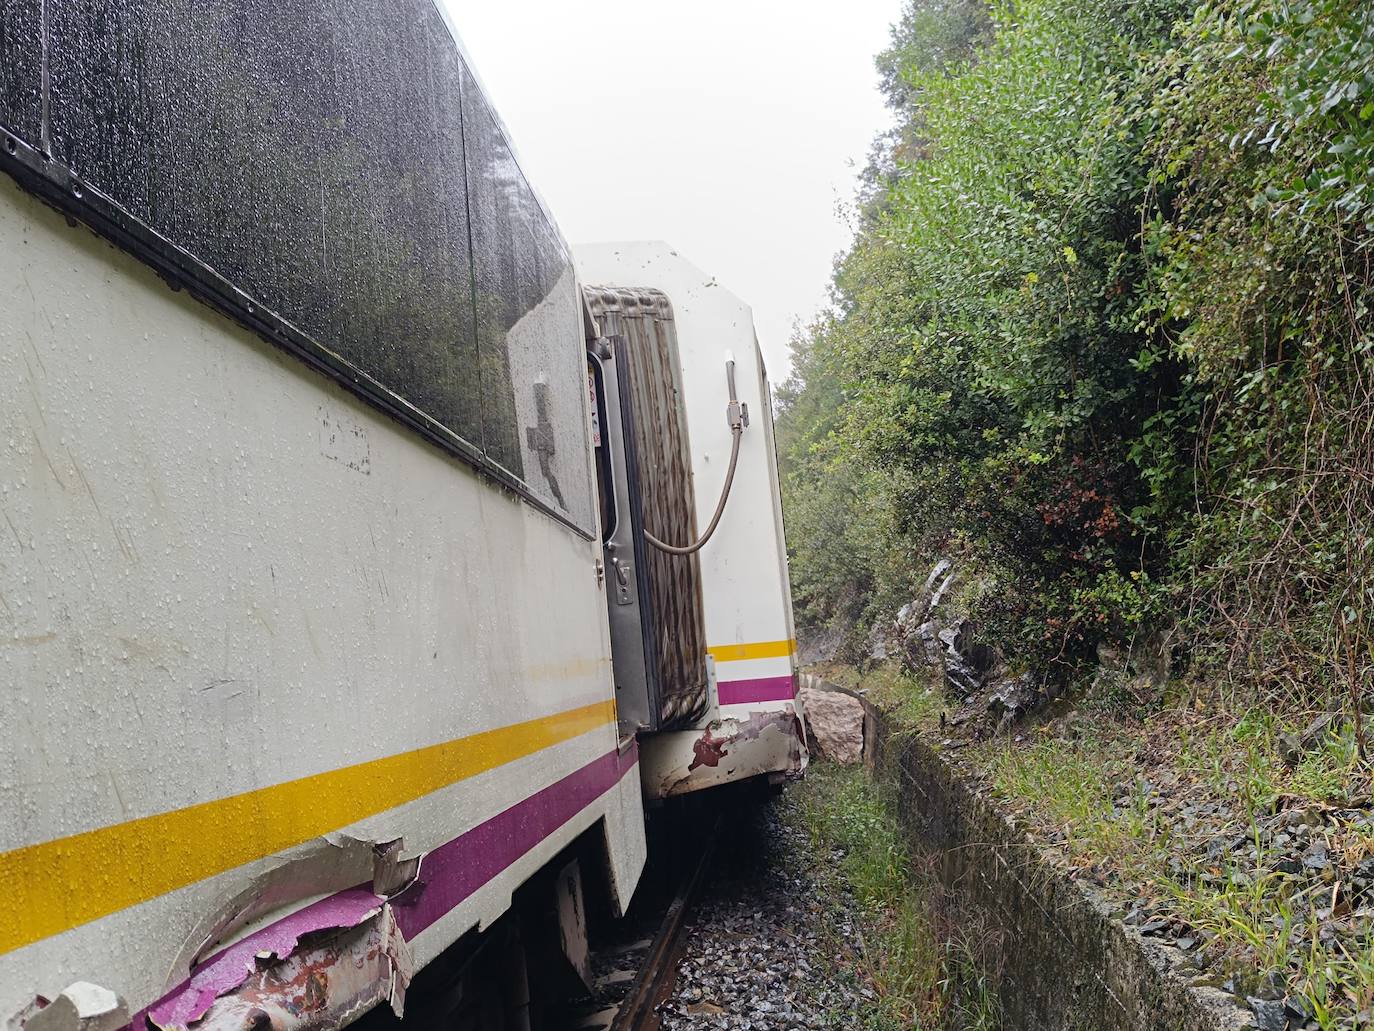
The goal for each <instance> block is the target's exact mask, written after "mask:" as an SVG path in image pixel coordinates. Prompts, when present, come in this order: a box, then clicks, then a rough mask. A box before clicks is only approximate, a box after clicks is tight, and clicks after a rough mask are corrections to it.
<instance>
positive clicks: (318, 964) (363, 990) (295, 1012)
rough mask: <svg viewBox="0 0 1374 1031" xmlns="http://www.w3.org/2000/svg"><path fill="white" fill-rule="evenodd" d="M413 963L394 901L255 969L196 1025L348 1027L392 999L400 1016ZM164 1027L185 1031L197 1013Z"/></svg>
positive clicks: (206, 1030) (225, 1028)
mask: <svg viewBox="0 0 1374 1031" xmlns="http://www.w3.org/2000/svg"><path fill="white" fill-rule="evenodd" d="M413 971H414V964H413V961H412V958H411V952H410V946H409V945H408V944H407V943H406V941H405V938H404V937H403V936H402V935H401V932H400V930H399V929H398V928H397V926H396V920H395V918H394V917H393V915H392V912H391V907H389V906H384V907H382V909H381V911H380V912H378V913H377V914H376V915H375V917H373V918H372V919H370V920H368V921H367V922H366V923H364V924H362V925H360V926H358V927H354V928H350V929H348V930H344V931H340V932H338V933H336V934H333V935H330V936H328V937H327V938H325V939H324V940H323V941H320V942H319V943H318V944H315V945H311V946H307V947H303V948H300V949H298V950H297V951H296V952H293V953H292V954H291V955H290V956H288V957H287V958H286V959H284V960H282V961H281V962H278V963H273V964H272V965H270V966H267V967H264V968H262V969H258V970H254V971H253V972H252V974H250V976H249V977H248V978H247V980H245V981H244V982H243V983H241V984H240V985H239V986H238V987H237V988H235V989H233V990H232V991H231V992H229V993H227V994H225V995H223V996H220V997H219V998H217V999H215V1000H214V1002H213V1003H212V1004H211V1006H210V1008H209V1009H208V1010H207V1011H206V1012H205V1014H204V1016H203V1017H202V1018H201V1019H199V1020H198V1021H194V1026H195V1028H196V1031H244V1029H258V1031H266V1029H269V1028H270V1029H272V1031H293V1029H298V1028H300V1029H303V1028H311V1029H324V1028H337V1027H342V1026H344V1025H345V1024H347V1023H349V1022H350V1021H351V1020H352V1019H353V1018H354V1017H356V1016H357V1015H359V1014H361V1013H364V1012H366V1011H367V1010H369V1009H371V1008H372V1007H373V1006H376V1005H378V1004H379V1003H382V1002H389V1003H390V1004H391V1008H392V1010H393V1011H395V1013H396V1015H397V1016H398V1017H399V1016H401V1015H402V1014H403V1013H404V1007H405V992H406V988H407V987H408V986H409V985H410V979H411V976H412V974H413ZM150 1022H151V1023H152V1024H153V1026H154V1027H158V1028H162V1029H164V1031H186V1029H187V1028H188V1026H189V1025H190V1024H191V1023H192V1021H185V1022H175V1023H167V1024H164V1023H161V1022H159V1021H158V1020H157V1019H156V1017H153V1018H152V1019H151V1021H150Z"/></svg>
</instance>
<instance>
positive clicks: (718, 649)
mask: <svg viewBox="0 0 1374 1031" xmlns="http://www.w3.org/2000/svg"><path fill="white" fill-rule="evenodd" d="M706 650H707V651H708V652H710V653H711V657H712V658H713V659H715V660H716V661H717V662H739V661H741V660H743V659H778V658H782V657H784V656H787V655H791V654H792V653H793V652H795V651H796V650H797V642H796V640H795V639H792V638H788V639H787V640H786V641H753V642H750V643H747V644H717V645H713V646H712V647H710V648H707V649H706Z"/></svg>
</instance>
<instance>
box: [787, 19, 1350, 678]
mask: <svg viewBox="0 0 1374 1031" xmlns="http://www.w3.org/2000/svg"><path fill="white" fill-rule="evenodd" d="M879 69H880V73H881V75H882V76H883V82H884V87H885V89H886V92H887V96H888V98H889V101H890V103H891V105H892V107H893V109H894V112H895V114H896V118H897V123H898V125H897V128H896V130H895V131H894V132H892V133H890V134H888V135H887V136H885V137H884V138H883V139H882V140H881V141H880V143H879V147H878V151H877V153H876V154H875V158H874V161H873V163H872V166H871V168H870V171H869V176H868V181H867V183H866V185H865V188H864V191H863V194H862V196H861V197H860V198H859V203H860V210H861V223H862V225H861V230H860V232H859V234H858V237H857V239H856V242H855V244H854V246H853V247H852V249H851V250H850V252H849V253H848V254H847V255H845V256H844V258H843V259H842V261H841V262H840V263H839V265H838V267H837V271H836V276H835V284H834V304H833V310H832V311H831V312H830V313H829V314H828V315H827V316H825V317H824V318H822V319H821V320H819V321H818V322H817V323H816V324H815V325H813V326H811V327H810V328H809V329H808V331H806V332H805V333H803V334H801V335H800V336H799V338H798V339H797V341H796V342H795V344H794V352H795V367H794V375H793V379H792V381H791V382H790V383H789V384H787V386H786V388H785V389H784V390H782V391H780V392H779V400H780V411H781V415H780V422H779V441H780V446H781V449H782V451H783V465H784V480H785V488H784V489H785V499H786V503H787V516H788V531H789V541H790V545H791V547H792V561H793V578H794V584H795V587H796V591H797V596H798V601H799V613H800V616H801V618H802V620H803V622H804V623H809V624H811V625H812V626H819V625H826V624H829V625H835V626H839V627H841V628H843V629H845V630H846V631H848V632H849V635H850V641H851V643H853V644H858V643H860V642H862V641H863V640H864V639H865V638H866V636H867V631H868V628H869V627H871V626H872V625H873V623H874V622H875V621H876V620H878V619H881V618H890V615H891V613H892V612H893V611H894V610H895V608H896V606H897V605H899V604H900V603H901V602H902V601H903V600H905V599H906V598H907V597H909V596H910V594H911V591H912V589H913V586H914V584H916V583H918V582H919V581H921V580H922V579H924V577H925V574H926V572H927V570H928V569H929V567H930V564H931V562H933V561H934V559H935V557H936V556H938V555H946V554H951V553H954V554H958V555H959V556H961V558H962V559H963V564H964V566H965V568H966V569H969V570H972V571H973V572H972V573H971V574H970V575H969V576H968V578H967V582H966V588H965V590H966V595H967V604H968V605H969V606H970V609H971V614H972V615H973V616H974V617H975V618H976V619H977V621H978V622H979V623H980V624H981V626H982V628H983V632H984V633H985V634H986V635H988V636H989V637H990V638H991V639H992V640H994V641H995V642H996V643H997V644H998V645H999V646H1000V648H1001V650H1002V652H1003V654H1004V655H1006V656H1007V657H1008V658H1009V659H1010V660H1011V661H1012V662H1013V663H1014V664H1020V665H1024V666H1026V667H1030V668H1035V669H1037V670H1041V671H1043V672H1045V673H1046V674H1047V675H1051V676H1055V677H1058V678H1060V679H1062V680H1065V681H1072V680H1073V679H1074V678H1075V677H1077V676H1079V675H1081V673H1082V672H1083V671H1084V669H1085V668H1086V667H1087V665H1088V663H1089V662H1090V661H1091V659H1092V656H1093V655H1094V651H1095V647H1096V646H1097V645H1098V644H1099V643H1103V642H1125V643H1127V644H1129V643H1130V642H1132V641H1134V640H1138V639H1139V638H1140V637H1141V636H1142V635H1147V634H1148V635H1150V636H1152V637H1156V638H1158V637H1159V635H1165V636H1166V637H1167V639H1168V640H1169V641H1170V642H1171V643H1172V647H1173V653H1174V657H1175V663H1176V668H1177V669H1179V670H1180V671H1181V670H1183V669H1185V668H1191V669H1193V670H1195V671H1205V672H1206V673H1208V674H1209V676H1208V680H1209V681H1210V682H1212V683H1229V684H1232V685H1241V686H1243V687H1244V689H1246V690H1247V691H1253V690H1262V691H1269V692H1273V691H1274V690H1275V689H1276V688H1284V689H1286V690H1285V691H1284V694H1285V696H1286V697H1289V698H1296V699H1301V700H1314V699H1318V698H1326V697H1329V696H1332V695H1333V694H1335V693H1338V692H1343V691H1355V690H1356V685H1358V684H1359V683H1360V682H1361V681H1362V679H1363V678H1364V677H1365V676H1366V675H1367V673H1368V670H1367V668H1366V667H1367V666H1368V665H1370V664H1372V663H1374V660H1372V659H1371V657H1370V647H1371V645H1372V644H1374V617H1371V615H1370V611H1371V610H1370V606H1369V605H1368V604H1367V601H1368V596H1369V594H1370V591H1372V590H1374V582H1371V580H1372V579H1374V572H1372V571H1371V570H1370V567H1369V563H1370V557H1371V554H1372V553H1374V552H1372V551H1371V536H1370V525H1371V520H1372V519H1374V491H1372V490H1371V485H1374V382H1371V378H1370V376H1371V372H1374V368H1372V367H1371V359H1370V349H1371V344H1372V343H1374V335H1371V333H1370V330H1369V329H1368V326H1369V324H1370V319H1369V314H1368V309H1369V306H1370V305H1371V303H1372V302H1371V270H1370V266H1369V256H1370V255H1369V251H1370V244H1371V242H1374V7H1370V6H1368V5H1366V4H1364V3H1363V2H1361V0H1233V2H1221V3H1214V4H1209V5H1205V6H1202V7H1195V6H1194V4H1193V3H1192V2H1188V0H1011V2H1006V3H998V4H995V5H993V6H992V7H991V8H989V7H987V6H986V5H983V4H980V3H975V2H964V0H909V2H908V7H907V10H906V12H905V15H904V17H903V20H902V22H901V23H900V24H899V25H898V26H896V27H895V28H894V34H893V47H892V49H891V50H890V51H889V52H887V53H886V54H884V55H882V56H881V57H880V59H879Z"/></svg>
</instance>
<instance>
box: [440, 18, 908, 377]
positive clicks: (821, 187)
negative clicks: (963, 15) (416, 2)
mask: <svg viewBox="0 0 1374 1031" xmlns="http://www.w3.org/2000/svg"><path fill="white" fill-rule="evenodd" d="M442 2H444V3H445V4H446V5H447V6H448V8H449V10H450V12H451V14H452V17H453V21H454V24H455V26H456V28H457V30H458V33H459V35H460V36H461V37H462V39H463V43H464V45H465V46H466V48H467V50H468V52H469V54H470V56H471V57H472V60H473V63H474V65H475V66H476V71H477V74H478V75H479V76H480V78H481V79H482V81H483V83H484V84H485V86H486V87H487V91H488V93H489V94H490V95H491V98H492V101H493V103H494V104H495V106H496V109H497V111H498V112H500V114H501V117H502V118H503V119H504V120H505V122H506V125H507V127H508V128H509V129H510V131H511V135H512V137H513V138H514V142H515V147H516V150H517V152H518V153H519V155H520V159H521V164H522V165H523V166H524V168H525V172H526V174H527V175H528V176H529V178H530V180H531V182H532V183H533V184H534V187H535V189H537V190H538V191H539V192H540V193H541V194H542V195H543V197H544V200H545V201H546V202H547V203H548V205H549V207H550V208H551V209H552V210H553V214H554V217H555V218H556V219H557V220H558V223H559V225H560V227H561V228H562V230H563V234H564V236H566V237H567V238H568V240H569V241H571V242H572V243H574V244H576V243H590V242H596V241H604V240H648V239H661V240H666V241H668V242H669V243H671V244H672V245H673V246H674V247H676V248H677V249H678V250H679V251H680V252H681V253H682V254H683V256H684V257H686V258H687V259H688V260H690V261H692V262H694V263H695V264H696V265H698V266H700V267H701V268H702V269H703V270H705V271H706V272H707V273H709V274H711V275H713V276H715V277H716V278H717V279H718V280H719V281H720V283H721V285H723V286H725V287H727V288H728V289H730V290H732V291H733V292H735V293H736V294H738V295H739V296H741V297H742V298H743V299H744V300H745V301H746V302H748V303H749V304H750V305H752V306H753V309H754V319H755V322H756V324H757V327H758V334H759V342H760V344H761V345H762V346H763V351H764V356H765V358H766V360H767V362H768V369H769V375H770V378H771V379H773V380H774V381H775V382H778V381H781V380H782V379H783V378H785V375H786V371H787V367H788V351H787V344H788V340H789V339H790V337H791V332H792V326H793V324H794V322H795V321H797V320H799V319H800V320H801V321H805V320H807V319H808V318H810V316H811V315H812V314H814V313H815V312H816V311H817V310H819V309H820V308H822V307H824V305H825V303H826V287H827V285H828V282H829V278H830V271H831V266H832V261H833V259H834V257H835V255H836V254H837V253H838V252H839V251H841V250H843V249H844V248H845V247H846V246H847V244H848V242H849V239H850V230H849V227H848V222H847V218H846V217H845V215H844V214H843V213H842V211H841V210H840V208H841V207H847V206H848V205H849V204H850V202H851V201H852V200H853V196H854V183H855V176H856V175H857V173H858V172H859V171H860V170H861V169H862V167H863V165H864V162H865V160H866V159H867V156H868V148H869V144H870V143H871V141H872V140H873V137H874V136H875V135H877V133H878V132H880V131H881V130H882V129H884V128H886V127H887V126H888V125H889V124H890V118H889V117H888V114H887V112H886V110H885V109H884V107H883V103H882V97H881V95H880V94H879V93H878V89H877V82H878V77H877V73H876V71H875V70H874V67H873V58H874V56H875V55H876V54H877V53H878V51H879V50H881V49H883V47H884V46H886V44H887V39H888V28H889V26H890V25H891V23H892V22H893V21H895V20H896V19H897V16H898V14H899V13H900V8H901V0H848V2H846V3H842V4H832V3H819V2H816V0H803V2H801V3H797V2H792V3H787V2H784V0H672V2H669V0H583V2H581V3H578V2H570V0H486V2H478V0H442Z"/></svg>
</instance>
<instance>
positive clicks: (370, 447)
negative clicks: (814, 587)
mask: <svg viewBox="0 0 1374 1031" xmlns="http://www.w3.org/2000/svg"><path fill="white" fill-rule="evenodd" d="M0 171H3V172H4V173H6V174H5V175H0V243H2V244H3V246H0V517H2V518H0V705H2V706H3V709H2V710H0V879H3V882H4V883H5V884H6V885H7V886H8V887H9V890H10V892H11V897H10V902H9V904H8V905H6V906H5V907H4V908H3V909H0V1022H4V1023H5V1026H7V1027H9V1028H12V1029H15V1031H19V1029H26V1031H67V1029H71V1031H76V1029H87V1031H95V1029H101V1031H104V1029H116V1028H122V1027H124V1026H129V1027H131V1028H134V1029H136V1031H146V1029H147V1028H165V1029H172V1028H177V1029H179V1028H191V1027H195V1028H197V1029H216V1028H242V1027H255V1028H268V1027H271V1028H277V1029H286V1028H296V1027H312V1028H319V1027H329V1026H342V1025H344V1024H346V1023H349V1022H350V1021H352V1020H354V1019H355V1018H357V1017H358V1016H359V1015H360V1014H362V1013H363V1012H365V1011H366V1010H367V1009H369V1008H370V1007H372V1006H374V1005H376V1004H377V1003H379V1002H382V1001H390V1002H391V1004H392V1006H393V1008H395V1009H397V1010H398V1011H399V1010H400V1008H401V1006H402V1003H403V999H404V993H405V988H406V985H407V983H408V982H409V980H410V979H411V977H412V975H414V974H415V973H416V972H417V971H419V970H420V969H421V968H423V967H425V966H426V965H427V964H429V963H431V961H433V960H434V959H435V958H436V957H439V956H441V954H442V955H444V956H453V955H455V953H454V952H453V949H454V948H459V949H461V947H462V945H463V943H465V942H473V941H485V940H486V939H485V938H483V937H482V936H481V935H480V933H479V932H481V931H483V930H485V929H488V928H490V927H492V926H493V925H494V924H497V923H498V921H501V920H502V919H503V914H505V913H507V912H508V911H509V910H510V908H511V906H512V899H513V898H514V897H516V896H517V895H520V896H521V897H522V898H523V897H526V896H530V897H533V896H532V895H531V893H536V889H537V893H546V894H547V895H548V899H547V900H546V901H547V902H548V903H549V904H550V905H551V906H552V908H553V909H554V910H555V911H556V914H558V915H559V917H560V918H561V917H563V916H566V915H567V914H568V913H569V912H573V913H576V911H578V910H579V909H580V908H581V903H580V902H579V901H577V900H576V898H575V896H577V895H578V894H579V893H580V892H581V886H580V885H581V883H582V880H583V879H586V880H587V881H588V882H591V883H590V887H591V889H592V890H595V891H596V892H597V894H599V895H601V896H604V897H605V898H606V899H607V900H608V902H609V905H610V908H611V909H612V911H619V910H623V908H624V906H625V905H626V904H627V903H628V900H629V898H630V896H631V895H632V893H633V892H634V890H635V886H636V883H637V881H638V879H639V876H640V872H641V869H642V867H643V864H644V861H645V837H644V812H643V801H644V798H645V796H646V795H647V796H648V797H651V798H659V797H665V796H667V795H672V794H680V793H683V792H687V791H693V790H696V789H697V788H701V787H709V786H712V785H715V784H719V783H722V782H725V781H729V780H738V779H742V778H747V777H754V776H761V775H770V776H774V777H777V776H781V775H784V774H786V773H789V772H796V771H798V770H799V769H800V768H801V766H802V764H803V763H804V750H803V749H802V745H801V730H800V723H799V721H798V719H797V714H796V709H795V704H794V702H793V700H792V694H793V687H792V684H793V677H792V658H791V656H792V650H793V642H792V636H793V635H792V630H791V617H790V608H789V607H788V603H787V585H786V569H785V561H784V557H783V551H782V524H781V516H780V512H779V509H778V494H777V483H776V468H775V463H774V459H773V451H772V439H771V420H770V418H769V411H770V405H769V398H768V394H767V381H766V377H765V374H764V371H763V367H762V363H761V362H760V361H759V360H758V356H757V348H756V345H755V343H754V340H753V329H752V322H751V321H750V318H749V313H748V309H747V308H746V307H745V306H744V305H742V304H741V303H740V302H739V301H738V300H736V299H734V298H733V297H731V296H730V295H728V294H727V293H725V292H724V291H723V290H720V289H719V288H717V287H713V286H708V285H707V283H706V281H705V277H704V276H702V275H701V274H700V273H699V272H697V271H696V270H694V269H692V268H691V267H690V266H688V265H687V264H686V263H684V262H682V261H680V260H679V259H678V258H677V257H676V256H675V255H673V254H672V252H671V251H669V250H668V249H666V248H664V247H663V246H662V245H635V246H633V247H628V248H619V249H614V248H613V249H609V250H591V251H588V252H587V254H586V255H584V261H585V267H586V269H587V272H588V273H590V274H591V275H592V276H593V278H594V280H595V282H597V283H599V284H603V285H602V286H600V287H598V288H596V289H590V290H588V291H587V292H586V294H585V296H584V293H583V290H582V288H581V286H580V285H579V283H578V279H577V275H576V273H575V271H574V268H573V264H572V261H571V259H570V256H569V253H568V250H567V248H566V246H565V245H564V243H563V241H562V239H561V237H560V236H559V234H558V231H557V229H556V227H555V226H554V223H553V221H552V219H551V218H550V216H549V215H548V213H547V211H546V210H545V209H544V207H543V206H542V204H541V203H540V201H539V200H538V198H537V197H536V195H535V194H534V192H533V191H532V190H531V188H530V186H529V184H528V183H527V182H526V180H525V178H524V176H523V174H522V173H521V170H520V167H519V165H518V163H517V162H516V160H515V157H514V155H513V153H512V150H511V147H510V144H509V141H508V139H507V136H506V134H505V131H504V129H503V128H502V127H501V124H500V122H499V120H498V119H497V117H496V115H495V114H494V113H493V112H492V110H491V108H490V106H489V105H488V103H487V101H486V98H485V97H484V95H483V93H482V91H481V89H480V86H479V85H478V83H477V82H476V80H475V79H474V77H473V75H472V73H471V71H470V66H469V63H468V61H467V59H466V58H465V56H464V55H463V54H462V52H461V50H460V48H459V47H458V46H457V44H456V41H455V37H454V36H453V34H452V32H451V29H450V27H449V26H448V25H447V23H446V22H445V20H444V18H443V16H442V15H441V13H440V10H439V9H438V8H436V7H435V6H434V5H433V3H432V2H431V0H398V2H397V3H396V4H392V5H387V6H386V7H385V8H383V7H380V6H378V5H353V4H348V3H343V2H340V0H326V2H324V3H319V2H311V3H305V2H303V0H278V2H276V3H273V4H270V5H266V4H264V5H258V4H254V3H250V4H244V3H242V2H240V0H196V3H195V4H190V3H189V2H187V0H145V2H139V3H128V4H120V5H90V4H81V3H77V2H75V0H46V2H45V3H41V4H40V3H38V2H36V0H20V2H17V3H12V4H8V5H0ZM90 230H94V231H95V232H94V233H92V232H91V231H90ZM617 284H626V285H617ZM641 344H644V345H646V346H643V347H641V346H640V345H641ZM650 344H651V345H652V346H647V345H650ZM732 355H733V356H734V357H735V361H734V364H733V379H732V382H733V386H729V385H728V384H727V376H726V360H727V358H730V357H731V356H732ZM617 356H618V357H617ZM636 370H637V371H636ZM589 373H590V377H591V378H590V385H591V390H590V391H589V390H588V385H589V379H588V374H589ZM731 390H734V391H735V392H737V394H738V400H737V403H735V404H733V405H727V403H726V402H727V398H728V397H729V396H730V391H731ZM745 405H747V406H748V409H749V414H750V418H751V422H752V423H753V425H752V427H750V428H745V427H744V426H743V425H742V424H743V417H744V406H745ZM736 425H738V426H739V432H736V431H735V426H736ZM732 442H733V443H735V444H737V445H738V456H737V463H736V464H737V470H736V474H735V481H734V486H733V487H732V489H731V491H730V496H729V498H728V499H727V503H726V505H725V508H724V510H723V513H720V514H719V515H720V518H719V520H718V524H717V526H716V530H715V533H714V535H713V536H712V537H711V539H710V540H709V541H708V543H707V544H706V545H705V547H703V548H700V549H698V550H695V551H693V552H692V553H690V554H685V555H679V554H673V553H672V552H671V551H665V550H663V549H662V548H659V547H655V546H654V545H653V544H652V542H651V537H654V536H660V537H661V538H662V539H663V541H664V542H666V543H667V544H669V545H670V546H671V545H675V544H677V545H681V544H686V543H687V542H689V541H691V540H693V539H694V538H695V537H696V536H697V533H698V528H699V527H704V526H705V524H706V523H708V522H709V521H710V520H709V519H708V514H709V513H711V512H712V511H713V508H712V506H713V505H715V502H716V498H717V496H718V492H719V489H720V486H721V482H722V478H723V475H724V470H725V465H726V464H727V462H728V459H729V455H730V452H731V448H732ZM608 614H609V615H608ZM641 766H643V768H644V771H643V773H642V774H641V771H640V767H641ZM552 872H557V873H558V874H559V875H560V876H559V877H557V878H553V877H550V876H549V874H550V873H552ZM563 874H569V876H562V875H563ZM559 893H562V894H561V895H560V894H559ZM538 897H539V898H541V899H543V897H544V895H543V894H539V896H538ZM541 904H543V903H542V902H541ZM507 923H508V921H507ZM503 926H504V925H503ZM455 943H457V944H456V945H455ZM563 944H564V953H565V955H564V957H563V959H564V960H566V961H567V962H568V963H570V964H571V965H572V966H573V967H576V965H577V956H576V955H575V954H574V953H575V952H576V949H575V948H570V947H568V944H567V938H566V935H565V936H564V939H563ZM521 948H523V946H521ZM446 950H447V951H446ZM467 954H468V953H463V955H467Z"/></svg>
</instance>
